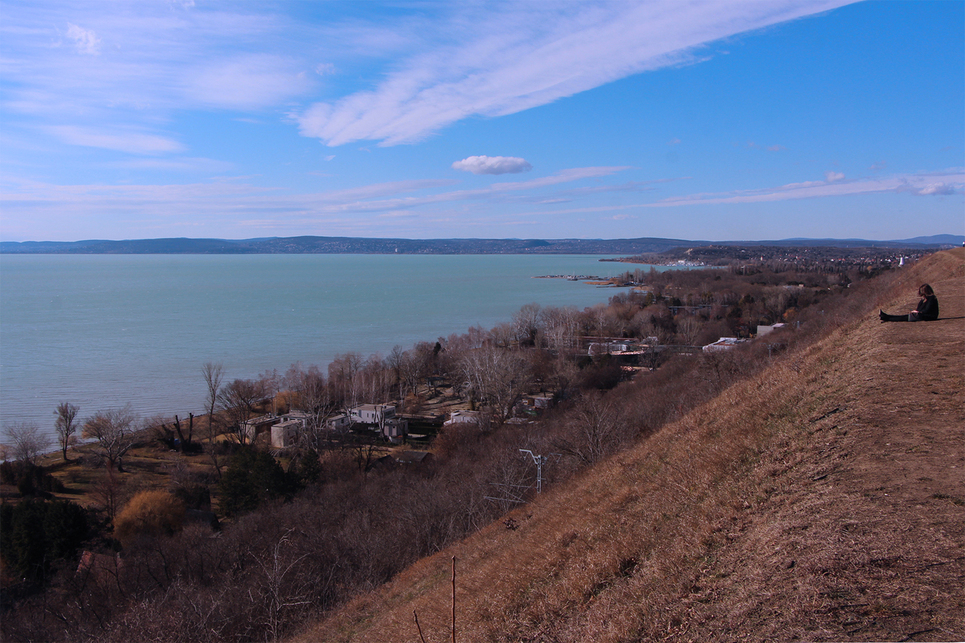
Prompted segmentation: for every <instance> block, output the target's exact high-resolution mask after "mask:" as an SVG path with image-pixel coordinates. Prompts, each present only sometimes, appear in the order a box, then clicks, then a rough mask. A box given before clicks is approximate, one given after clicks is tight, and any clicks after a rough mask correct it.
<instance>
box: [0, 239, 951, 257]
mask: <svg viewBox="0 0 965 643" xmlns="http://www.w3.org/2000/svg"><path fill="white" fill-rule="evenodd" d="M963 243H965V236H963V235H953V234H940V235H934V236H930V237H915V238H914V239H900V240H895V241H870V240H867V239H781V240H775V241H713V242H711V241H697V240H691V241H688V240H684V239H660V238H652V237H641V238H638V239H367V238H363V237H309V236H305V237H271V238H263V239H240V240H234V239H187V238H176V239H131V240H126V241H106V240H96V239H94V240H88V241H23V242H17V241H3V242H0V253H6V254H435V255H442V254H446V255H458V254H619V255H638V254H645V253H659V252H666V251H668V250H673V249H676V248H692V247H698V246H707V245H711V244H713V245H716V246H722V245H723V246H780V247H834V248H896V249H897V248H909V249H929V248H935V249H938V248H948V247H952V246H961V245H962V244H963Z"/></svg>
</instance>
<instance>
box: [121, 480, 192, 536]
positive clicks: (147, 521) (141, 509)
mask: <svg viewBox="0 0 965 643" xmlns="http://www.w3.org/2000/svg"><path fill="white" fill-rule="evenodd" d="M183 522H184V503H183V502H181V500H180V499H178V498H176V497H174V496H173V495H171V494H170V493H168V492H167V491H142V492H141V493H139V494H137V495H136V496H134V497H133V498H131V501H130V502H128V503H127V505H126V506H125V507H124V509H123V510H121V512H120V513H119V514H117V517H116V518H115V519H114V537H115V538H117V539H118V540H119V541H121V544H122V545H124V546H125V547H128V546H130V544H131V543H132V542H134V540H136V539H137V538H138V537H139V536H154V537H157V536H171V535H173V534H175V533H177V532H178V531H179V530H180V529H181V525H182V523H183Z"/></svg>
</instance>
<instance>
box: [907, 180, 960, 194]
mask: <svg viewBox="0 0 965 643" xmlns="http://www.w3.org/2000/svg"><path fill="white" fill-rule="evenodd" d="M913 192H914V193H915V194H918V195H920V196H932V195H937V196H942V195H949V194H955V188H954V187H953V186H951V185H948V184H947V183H929V184H928V185H926V186H925V187H922V188H919V189H917V190H913Z"/></svg>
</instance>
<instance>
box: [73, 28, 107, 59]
mask: <svg viewBox="0 0 965 643" xmlns="http://www.w3.org/2000/svg"><path fill="white" fill-rule="evenodd" d="M67 37H68V38H70V39H71V40H73V41H74V46H75V47H77V51H79V52H80V53H82V54H88V55H90V56H96V55H97V54H99V53H100V48H101V39H100V38H98V37H97V34H95V33H94V32H93V31H91V30H89V29H84V28H83V27H78V26H77V25H74V24H71V23H69V22H68V23H67Z"/></svg>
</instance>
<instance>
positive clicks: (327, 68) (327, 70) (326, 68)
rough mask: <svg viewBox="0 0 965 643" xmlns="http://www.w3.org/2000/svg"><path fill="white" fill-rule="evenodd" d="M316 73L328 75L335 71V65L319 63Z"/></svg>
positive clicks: (316, 66)
mask: <svg viewBox="0 0 965 643" xmlns="http://www.w3.org/2000/svg"><path fill="white" fill-rule="evenodd" d="M315 73H316V74H318V75H319V76H328V75H330V74H334V73H335V65H333V64H332V63H318V64H317V65H315Z"/></svg>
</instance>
